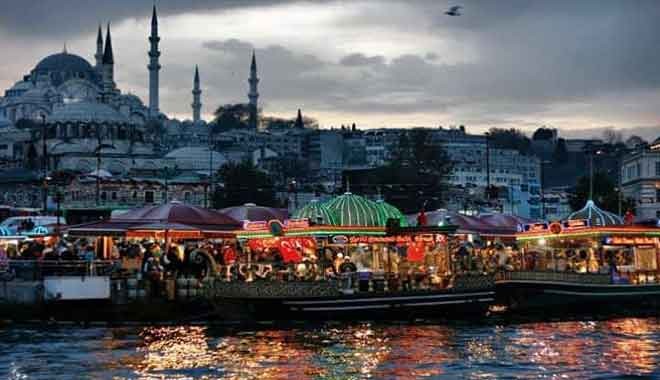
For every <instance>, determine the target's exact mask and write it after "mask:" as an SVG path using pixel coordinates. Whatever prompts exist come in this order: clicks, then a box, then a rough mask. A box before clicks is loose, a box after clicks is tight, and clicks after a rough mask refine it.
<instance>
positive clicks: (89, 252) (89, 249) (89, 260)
mask: <svg viewBox="0 0 660 380" xmlns="http://www.w3.org/2000/svg"><path fill="white" fill-rule="evenodd" d="M95 256H96V255H95V252H94V247H93V246H92V245H87V246H86V247H85V249H84V251H83V255H82V259H83V260H84V261H85V265H86V266H87V273H88V274H89V275H94V274H95V268H94V258H95Z"/></svg>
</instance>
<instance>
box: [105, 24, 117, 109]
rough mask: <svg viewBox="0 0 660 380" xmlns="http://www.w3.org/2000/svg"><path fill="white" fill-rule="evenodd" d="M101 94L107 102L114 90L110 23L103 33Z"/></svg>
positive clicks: (113, 60) (113, 63)
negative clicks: (104, 33)
mask: <svg viewBox="0 0 660 380" xmlns="http://www.w3.org/2000/svg"><path fill="white" fill-rule="evenodd" d="M102 63H103V96H104V100H105V102H106V103H108V102H109V101H110V99H111V97H112V94H113V92H114V90H115V58H114V55H113V54H112V37H111V36H110V23H108V30H107V32H106V35H105V50H104V52H103V61H102Z"/></svg>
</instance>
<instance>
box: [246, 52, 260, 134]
mask: <svg viewBox="0 0 660 380" xmlns="http://www.w3.org/2000/svg"><path fill="white" fill-rule="evenodd" d="M248 83H249V84H250V92H248V99H249V100H250V127H251V128H255V129H256V128H257V113H258V112H259V108H258V106H259V104H258V100H259V91H258V90H257V86H258V85H259V78H258V77H257V60H256V58H255V56H254V50H253V51H252V64H251V65H250V78H249V79H248Z"/></svg>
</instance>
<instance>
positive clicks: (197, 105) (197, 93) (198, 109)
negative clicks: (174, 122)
mask: <svg viewBox="0 0 660 380" xmlns="http://www.w3.org/2000/svg"><path fill="white" fill-rule="evenodd" d="M192 94H193V102H192V104H191V106H192V110H193V122H194V123H197V122H199V121H200V120H201V113H202V102H201V99H200V98H201V95H202V89H201V88H200V87H199V68H198V67H197V65H195V79H193V90H192Z"/></svg>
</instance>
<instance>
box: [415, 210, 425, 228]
mask: <svg viewBox="0 0 660 380" xmlns="http://www.w3.org/2000/svg"><path fill="white" fill-rule="evenodd" d="M426 223H427V219H426V213H425V212H424V210H422V211H420V212H419V214H417V225H418V226H425V225H426Z"/></svg>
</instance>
